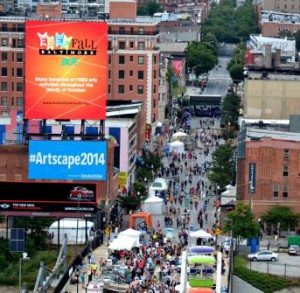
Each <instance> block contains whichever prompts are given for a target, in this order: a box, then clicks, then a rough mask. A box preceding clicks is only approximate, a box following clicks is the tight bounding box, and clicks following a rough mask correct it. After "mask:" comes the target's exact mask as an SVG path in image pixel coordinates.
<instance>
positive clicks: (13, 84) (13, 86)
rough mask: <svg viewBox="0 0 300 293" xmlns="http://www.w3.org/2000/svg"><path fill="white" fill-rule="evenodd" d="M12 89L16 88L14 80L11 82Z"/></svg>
mask: <svg viewBox="0 0 300 293" xmlns="http://www.w3.org/2000/svg"><path fill="white" fill-rule="evenodd" d="M11 90H12V91H14V90H15V83H14V82H12V83H11Z"/></svg>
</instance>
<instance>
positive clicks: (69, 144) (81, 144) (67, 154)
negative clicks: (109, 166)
mask: <svg viewBox="0 0 300 293" xmlns="http://www.w3.org/2000/svg"><path fill="white" fill-rule="evenodd" d="M106 153H107V144H106V142H104V141H59V140H57V141H55V140H52V141H51V140H50V141H49V140H48V141H39V140H30V141H29V155H28V162H29V163H28V164H29V166H28V178H29V179H38V180H41V179H46V180H57V179H58V180H85V181H90V180H97V181H99V180H106V157H107V156H106Z"/></svg>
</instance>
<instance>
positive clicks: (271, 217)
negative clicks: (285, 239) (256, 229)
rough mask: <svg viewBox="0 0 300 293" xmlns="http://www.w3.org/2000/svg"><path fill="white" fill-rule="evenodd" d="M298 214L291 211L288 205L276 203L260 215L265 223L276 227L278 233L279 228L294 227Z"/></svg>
mask: <svg viewBox="0 0 300 293" xmlns="http://www.w3.org/2000/svg"><path fill="white" fill-rule="evenodd" d="M299 219H300V214H296V213H294V212H293V209H292V208H291V207H288V206H280V205H276V206H274V207H272V208H270V209H269V210H268V211H267V212H266V213H264V214H263V215H262V220H263V222H265V223H266V224H267V225H270V226H271V227H272V229H271V231H272V232H273V231H274V229H273V228H275V227H276V228H277V232H278V234H279V233H280V230H287V229H295V227H297V226H298V223H299Z"/></svg>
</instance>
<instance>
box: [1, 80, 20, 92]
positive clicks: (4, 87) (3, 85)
mask: <svg viewBox="0 0 300 293" xmlns="http://www.w3.org/2000/svg"><path fill="white" fill-rule="evenodd" d="M11 90H12V91H14V90H15V83H14V82H12V83H11ZM7 91H8V82H6V81H2V82H1V92H7ZM16 91H17V92H23V82H17V83H16Z"/></svg>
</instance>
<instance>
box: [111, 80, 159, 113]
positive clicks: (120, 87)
mask: <svg viewBox="0 0 300 293" xmlns="http://www.w3.org/2000/svg"><path fill="white" fill-rule="evenodd" d="M129 91H130V92H133V85H132V84H131V85H129ZM108 93H109V94H110V93H111V86H110V85H108ZM137 93H138V95H143V94H144V86H143V85H138V86H137ZM118 94H121V95H122V94H125V85H123V84H119V85H118ZM153 94H156V85H153ZM154 101H155V100H154ZM153 108H155V103H153Z"/></svg>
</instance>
